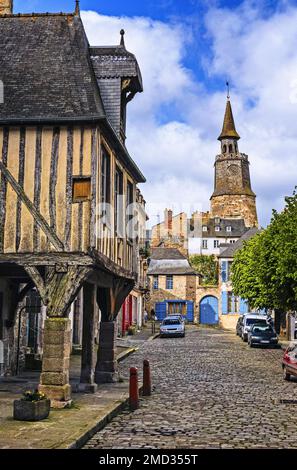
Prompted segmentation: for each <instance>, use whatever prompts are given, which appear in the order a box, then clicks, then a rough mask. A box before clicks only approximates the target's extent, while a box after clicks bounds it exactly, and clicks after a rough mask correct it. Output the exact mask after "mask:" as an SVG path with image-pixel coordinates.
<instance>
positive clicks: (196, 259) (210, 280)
mask: <svg viewBox="0 0 297 470" xmlns="http://www.w3.org/2000/svg"><path fill="white" fill-rule="evenodd" d="M190 264H191V266H192V268H193V269H195V271H196V272H197V273H198V274H201V275H202V276H203V277H202V280H201V284H202V285H204V286H205V285H217V284H218V278H219V277H218V262H217V261H216V259H215V257H214V256H213V255H211V256H206V255H191V256H190Z"/></svg>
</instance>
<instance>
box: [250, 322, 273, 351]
mask: <svg viewBox="0 0 297 470" xmlns="http://www.w3.org/2000/svg"><path fill="white" fill-rule="evenodd" d="M277 343H278V337H277V334H276V332H275V329H274V328H272V326H270V325H268V324H267V323H266V324H264V323H263V324H262V323H256V324H255V325H253V326H252V327H251V329H250V331H249V332H248V345H249V346H250V347H251V348H252V347H253V346H256V345H257V346H274V347H276V346H277Z"/></svg>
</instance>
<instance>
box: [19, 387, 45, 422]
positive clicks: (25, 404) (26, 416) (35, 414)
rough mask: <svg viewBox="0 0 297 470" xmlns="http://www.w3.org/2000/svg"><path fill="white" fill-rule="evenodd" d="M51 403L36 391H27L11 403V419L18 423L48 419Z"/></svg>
mask: <svg viewBox="0 0 297 470" xmlns="http://www.w3.org/2000/svg"><path fill="white" fill-rule="evenodd" d="M50 406H51V401H50V400H49V399H48V398H47V397H46V395H45V394H44V393H42V392H39V391H38V390H35V391H31V390H29V391H27V392H25V393H24V394H23V398H21V399H20V400H15V401H14V402H13V418H14V419H16V420H18V421H41V420H42V419H45V418H47V417H48V415H49V412H50Z"/></svg>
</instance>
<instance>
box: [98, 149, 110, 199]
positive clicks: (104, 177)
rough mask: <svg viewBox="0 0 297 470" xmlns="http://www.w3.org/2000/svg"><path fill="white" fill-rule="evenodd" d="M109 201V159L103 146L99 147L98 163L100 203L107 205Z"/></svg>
mask: <svg viewBox="0 0 297 470" xmlns="http://www.w3.org/2000/svg"><path fill="white" fill-rule="evenodd" d="M110 201H111V157H110V154H109V152H108V150H107V149H106V147H105V146H104V145H101V163H100V202H101V204H109V203H110Z"/></svg>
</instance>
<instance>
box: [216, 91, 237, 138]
mask: <svg viewBox="0 0 297 470" xmlns="http://www.w3.org/2000/svg"><path fill="white" fill-rule="evenodd" d="M227 93H228V94H227V104H226V111H225V116H224V123H223V129H222V132H221V134H220V136H219V137H218V140H223V139H236V140H239V139H240V135H239V134H238V133H237V131H236V128H235V122H234V117H233V113H232V107H231V102H230V90H229V83H228V82H227Z"/></svg>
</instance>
